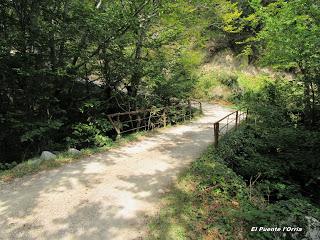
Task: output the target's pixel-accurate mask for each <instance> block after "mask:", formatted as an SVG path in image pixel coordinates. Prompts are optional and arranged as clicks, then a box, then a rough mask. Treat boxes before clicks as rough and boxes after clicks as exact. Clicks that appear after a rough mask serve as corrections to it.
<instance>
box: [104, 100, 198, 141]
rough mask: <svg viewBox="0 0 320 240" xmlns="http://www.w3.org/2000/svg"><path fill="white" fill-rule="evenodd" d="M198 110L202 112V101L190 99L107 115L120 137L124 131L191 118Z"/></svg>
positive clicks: (161, 125) (144, 128)
mask: <svg viewBox="0 0 320 240" xmlns="http://www.w3.org/2000/svg"><path fill="white" fill-rule="evenodd" d="M196 112H200V113H202V104H201V102H199V101H196V100H188V101H187V103H186V104H178V105H175V106H168V107H161V108H157V107H152V108H150V109H141V110H136V111H130V112H123V113H114V114H109V115H107V117H108V119H109V121H110V123H111V124H112V126H113V128H114V130H115V131H116V134H117V137H120V136H121V135H122V134H124V133H129V132H133V131H139V130H145V131H147V130H153V129H155V128H160V127H165V126H167V125H168V124H173V125H174V124H176V123H178V122H181V121H185V120H191V119H192V117H193V116H194V114H195V113H196Z"/></svg>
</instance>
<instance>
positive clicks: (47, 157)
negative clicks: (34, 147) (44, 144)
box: [40, 151, 57, 161]
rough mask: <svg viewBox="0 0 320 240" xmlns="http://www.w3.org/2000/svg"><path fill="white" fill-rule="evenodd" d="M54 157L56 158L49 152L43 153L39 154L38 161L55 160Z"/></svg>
mask: <svg viewBox="0 0 320 240" xmlns="http://www.w3.org/2000/svg"><path fill="white" fill-rule="evenodd" d="M56 157H57V155H55V154H53V153H51V152H49V151H43V152H42V153H41V156H40V159H41V160H45V161H47V160H52V159H55V158H56Z"/></svg>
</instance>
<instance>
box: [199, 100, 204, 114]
mask: <svg viewBox="0 0 320 240" xmlns="http://www.w3.org/2000/svg"><path fill="white" fill-rule="evenodd" d="M199 105H200V114H202V113H203V112H202V103H201V102H199Z"/></svg>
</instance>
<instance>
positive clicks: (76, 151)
mask: <svg viewBox="0 0 320 240" xmlns="http://www.w3.org/2000/svg"><path fill="white" fill-rule="evenodd" d="M68 153H70V154H72V155H79V154H81V152H80V151H79V150H78V149H75V148H69V150H68Z"/></svg>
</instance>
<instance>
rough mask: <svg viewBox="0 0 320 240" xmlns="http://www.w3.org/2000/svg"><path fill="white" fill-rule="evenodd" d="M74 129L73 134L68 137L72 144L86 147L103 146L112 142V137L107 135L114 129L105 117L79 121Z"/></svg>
mask: <svg viewBox="0 0 320 240" xmlns="http://www.w3.org/2000/svg"><path fill="white" fill-rule="evenodd" d="M72 129H73V132H72V136H71V137H68V138H67V142H68V143H69V145H70V146H77V147H80V148H86V147H91V146H96V147H103V146H108V145H111V144H112V139H110V138H109V137H107V135H106V133H107V132H108V131H110V130H111V129H112V125H111V124H110V123H109V121H107V120H105V119H99V120H95V121H92V122H89V123H78V124H75V125H74V126H73V127H72Z"/></svg>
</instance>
